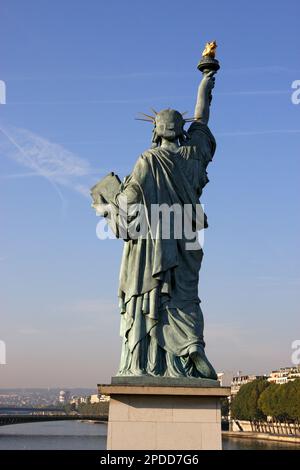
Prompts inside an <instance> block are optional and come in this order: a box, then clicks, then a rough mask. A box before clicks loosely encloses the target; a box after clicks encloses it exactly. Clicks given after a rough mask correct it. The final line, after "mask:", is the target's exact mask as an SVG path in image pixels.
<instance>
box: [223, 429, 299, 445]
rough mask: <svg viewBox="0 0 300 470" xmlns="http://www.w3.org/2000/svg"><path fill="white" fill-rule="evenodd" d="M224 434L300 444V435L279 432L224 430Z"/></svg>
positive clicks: (238, 437)
mask: <svg viewBox="0 0 300 470" xmlns="http://www.w3.org/2000/svg"><path fill="white" fill-rule="evenodd" d="M222 436H224V437H234V438H237V439H255V440H265V441H277V442H289V443H291V444H299V446H300V436H280V435H278V434H269V433H263V432H251V431H223V432H222Z"/></svg>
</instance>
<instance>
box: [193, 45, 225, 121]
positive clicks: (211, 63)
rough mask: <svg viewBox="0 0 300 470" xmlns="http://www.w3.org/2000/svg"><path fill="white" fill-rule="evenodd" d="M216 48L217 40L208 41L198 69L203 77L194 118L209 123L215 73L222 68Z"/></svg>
mask: <svg viewBox="0 0 300 470" xmlns="http://www.w3.org/2000/svg"><path fill="white" fill-rule="evenodd" d="M216 48H217V43H216V41H212V42H208V43H207V44H206V46H205V49H204V51H203V53H202V59H201V61H200V63H199V65H198V69H199V70H200V71H201V72H202V73H203V77H202V80H201V82H200V85H199V88H198V95H197V103H196V107H195V113H194V118H195V119H197V120H199V121H200V122H202V123H203V124H208V120H209V107H210V103H211V100H212V89H213V88H214V86H215V77H214V74H215V73H216V72H217V70H218V69H219V68H220V66H219V62H218V61H217V60H216V59H215V54H216Z"/></svg>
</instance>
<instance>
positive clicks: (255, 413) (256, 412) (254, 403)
mask: <svg viewBox="0 0 300 470" xmlns="http://www.w3.org/2000/svg"><path fill="white" fill-rule="evenodd" d="M269 385H270V384H269V382H268V381H267V380H265V379H257V380H253V382H250V383H248V384H245V385H242V387H241V388H240V390H239V391H238V393H237V395H236V397H235V398H234V399H233V401H232V404H231V416H232V418H234V419H242V420H247V421H254V420H264V419H265V418H266V415H265V414H264V412H263V411H262V409H261V408H260V407H259V405H258V400H259V397H260V395H261V393H262V392H263V391H264V390H265V389H266V388H267V387H269Z"/></svg>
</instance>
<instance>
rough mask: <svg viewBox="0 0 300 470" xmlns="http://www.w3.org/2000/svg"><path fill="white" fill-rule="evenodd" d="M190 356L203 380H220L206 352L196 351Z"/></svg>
mask: <svg viewBox="0 0 300 470" xmlns="http://www.w3.org/2000/svg"><path fill="white" fill-rule="evenodd" d="M190 356H191V359H192V361H193V363H194V364H195V367H196V369H197V371H198V372H199V373H200V375H201V377H202V378H204V379H212V380H217V379H218V376H217V374H216V371H215V369H214V368H213V366H212V365H211V363H210V362H209V360H208V359H207V357H206V355H205V352H204V351H203V352H200V351H194V352H192V353H190Z"/></svg>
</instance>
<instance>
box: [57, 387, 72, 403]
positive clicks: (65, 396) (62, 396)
mask: <svg viewBox="0 0 300 470" xmlns="http://www.w3.org/2000/svg"><path fill="white" fill-rule="evenodd" d="M70 398H71V393H70V392H69V391H68V390H61V391H60V392H59V397H58V403H61V404H62V405H65V404H66V403H68V402H69V401H70Z"/></svg>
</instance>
